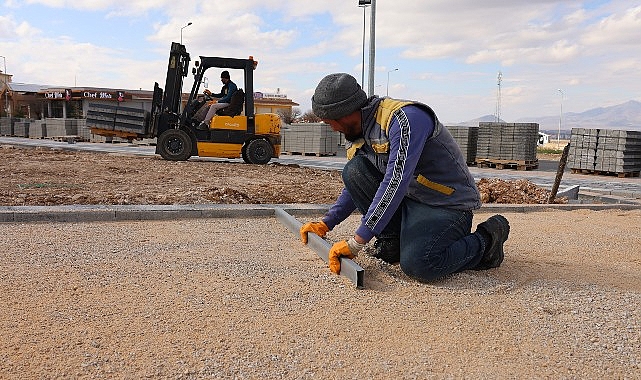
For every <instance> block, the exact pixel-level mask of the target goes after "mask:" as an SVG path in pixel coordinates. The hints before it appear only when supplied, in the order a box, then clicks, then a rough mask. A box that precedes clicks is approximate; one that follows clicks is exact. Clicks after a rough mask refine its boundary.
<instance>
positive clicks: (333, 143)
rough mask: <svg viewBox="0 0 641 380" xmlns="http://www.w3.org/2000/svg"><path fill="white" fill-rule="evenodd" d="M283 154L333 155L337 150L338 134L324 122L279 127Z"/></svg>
mask: <svg viewBox="0 0 641 380" xmlns="http://www.w3.org/2000/svg"><path fill="white" fill-rule="evenodd" d="M281 139H282V141H281V152H282V153H283V154H302V155H307V154H313V155H317V156H333V155H336V153H337V152H338V143H339V134H338V132H336V131H333V130H332V128H331V127H330V126H329V125H328V124H325V123H298V124H290V125H286V126H285V127H284V128H282V129H281Z"/></svg>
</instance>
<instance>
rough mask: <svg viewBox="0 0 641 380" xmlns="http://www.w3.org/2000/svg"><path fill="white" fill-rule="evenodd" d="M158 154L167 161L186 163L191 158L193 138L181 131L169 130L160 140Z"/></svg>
mask: <svg viewBox="0 0 641 380" xmlns="http://www.w3.org/2000/svg"><path fill="white" fill-rule="evenodd" d="M158 152H159V153H160V155H161V156H162V158H164V159H165V160H169V161H186V160H187V159H189V157H191V138H190V137H189V135H188V134H187V132H185V131H183V130H180V129H169V130H167V131H165V132H164V133H163V134H162V135H160V137H159V138H158Z"/></svg>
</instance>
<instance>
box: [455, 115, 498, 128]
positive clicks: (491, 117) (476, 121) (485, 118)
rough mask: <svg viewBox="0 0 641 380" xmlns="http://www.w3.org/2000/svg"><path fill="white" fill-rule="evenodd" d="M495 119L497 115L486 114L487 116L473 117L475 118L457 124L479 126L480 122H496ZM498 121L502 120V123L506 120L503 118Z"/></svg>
mask: <svg viewBox="0 0 641 380" xmlns="http://www.w3.org/2000/svg"><path fill="white" fill-rule="evenodd" d="M494 121H497V120H496V115H485V116H481V117H479V118H476V119H473V120H468V121H464V122H462V123H457V124H455V125H458V126H463V127H478V126H479V123H480V122H494ZM498 121H499V122H501V123H504V122H505V120H503V119H499V120H498Z"/></svg>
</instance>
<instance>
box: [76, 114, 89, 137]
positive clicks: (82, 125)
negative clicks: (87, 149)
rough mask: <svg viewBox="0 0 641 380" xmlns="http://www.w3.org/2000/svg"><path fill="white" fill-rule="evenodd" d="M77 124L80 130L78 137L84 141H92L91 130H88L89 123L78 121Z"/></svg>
mask: <svg viewBox="0 0 641 380" xmlns="http://www.w3.org/2000/svg"><path fill="white" fill-rule="evenodd" d="M75 122H76V128H77V130H78V137H79V138H80V139H81V140H82V141H89V140H91V130H90V129H89V128H87V121H86V120H85V119H77V120H76V121H75Z"/></svg>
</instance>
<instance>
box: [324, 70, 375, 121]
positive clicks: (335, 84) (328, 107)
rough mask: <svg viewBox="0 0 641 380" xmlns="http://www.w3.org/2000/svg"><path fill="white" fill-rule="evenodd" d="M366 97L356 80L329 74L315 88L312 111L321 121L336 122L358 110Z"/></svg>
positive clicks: (340, 74) (339, 74) (344, 75)
mask: <svg viewBox="0 0 641 380" xmlns="http://www.w3.org/2000/svg"><path fill="white" fill-rule="evenodd" d="M365 103H367V95H366V94H365V91H363V90H362V89H361V86H360V85H359V84H358V82H357V81H356V78H354V77H353V76H351V75H349V74H345V73H336V74H329V75H327V76H326V77H325V78H323V79H322V80H321V81H320V82H319V83H318V86H316V90H315V91H314V96H312V111H313V112H314V114H315V115H316V116H318V117H319V118H321V119H329V120H337V119H340V118H342V117H344V116H347V115H349V114H351V113H352V112H354V111H356V110H358V109H360V108H361V107H362V106H363V105H365Z"/></svg>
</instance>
